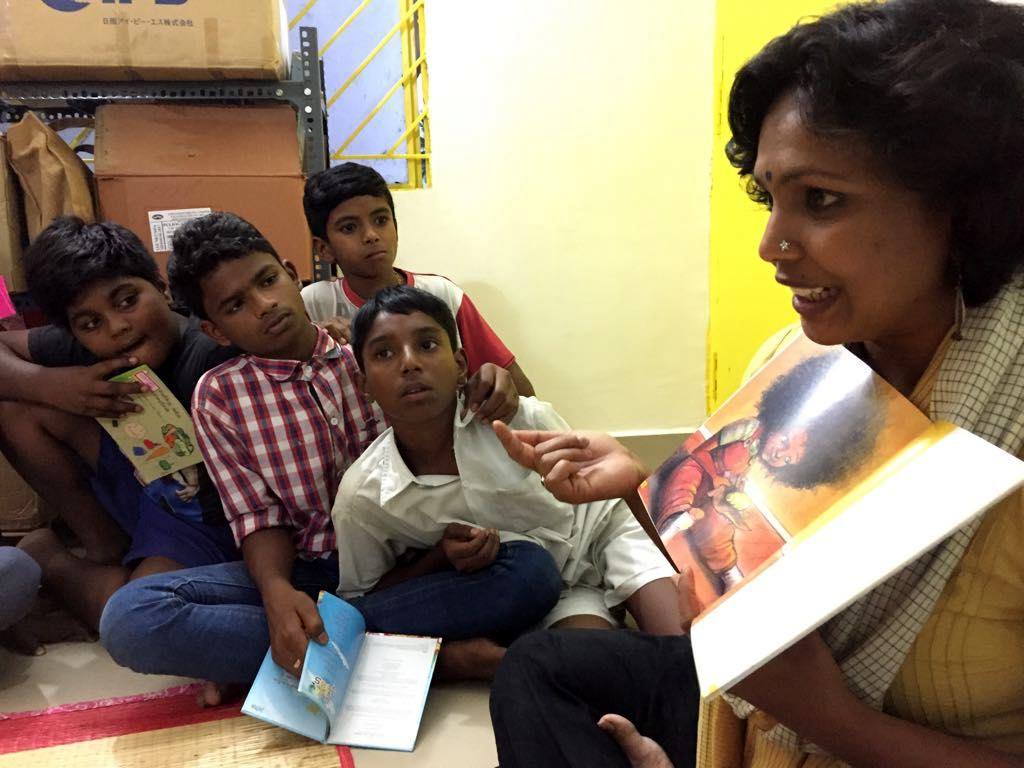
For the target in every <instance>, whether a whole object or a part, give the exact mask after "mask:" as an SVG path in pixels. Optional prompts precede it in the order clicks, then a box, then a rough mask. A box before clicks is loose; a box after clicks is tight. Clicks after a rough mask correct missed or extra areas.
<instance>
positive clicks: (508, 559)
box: [499, 541, 562, 606]
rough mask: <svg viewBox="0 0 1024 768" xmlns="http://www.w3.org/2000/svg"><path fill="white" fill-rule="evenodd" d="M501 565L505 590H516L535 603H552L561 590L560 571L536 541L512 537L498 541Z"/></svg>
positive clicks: (551, 604)
mask: <svg viewBox="0 0 1024 768" xmlns="http://www.w3.org/2000/svg"><path fill="white" fill-rule="evenodd" d="M499 563H500V564H501V565H502V566H503V569H504V571H505V576H506V579H507V581H508V582H509V584H508V589H509V591H510V592H511V591H517V592H520V593H521V594H522V595H523V596H524V597H526V598H528V599H530V600H531V601H536V602H538V603H545V604H550V606H553V605H554V604H555V603H556V602H557V601H558V596H559V595H560V594H561V592H562V574H561V573H560V572H559V570H558V566H557V565H556V564H555V560H554V558H553V557H551V555H550V554H549V553H548V551H547V550H545V549H544V548H543V547H541V546H540V545H538V544H534V543H532V542H526V541H513V542H508V543H506V544H503V545H502V552H501V554H500V555H499Z"/></svg>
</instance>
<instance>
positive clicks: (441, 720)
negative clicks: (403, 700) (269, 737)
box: [0, 643, 498, 768]
mask: <svg viewBox="0 0 1024 768" xmlns="http://www.w3.org/2000/svg"><path fill="white" fill-rule="evenodd" d="M186 682H190V681H188V680H185V679H184V678H176V677H164V676H158V675H138V674H135V673H134V672H130V671H128V670H126V669H123V668H121V667H118V666H117V665H116V664H115V663H114V662H113V660H111V658H110V656H108V655H107V653H106V651H104V650H103V648H102V646H100V645H99V644H98V643H64V644H59V645H53V646H50V647H49V648H48V650H47V653H46V654H44V655H43V656H35V657H25V656H16V655H13V654H10V653H8V652H7V651H4V650H0V712H19V711H22V710H34V709H43V708H45V707H52V706H56V705H59V704H70V703H74V702H78V701H89V700H92V699H102V698H108V697H112V696H129V695H132V694H137V693H146V692H149V691H158V690H162V689H164V688H167V687H169V686H172V685H178V684H181V683H186ZM353 752H354V755H355V758H356V766H357V768H388V767H389V766H406V765H410V766H411V765H415V766H417V768H450V767H451V766H460V767H462V766H464V767H465V768H478V767H479V768H493V766H495V765H497V763H498V760H497V756H496V754H495V750H494V738H493V735H492V732H491V722H490V716H489V714H488V710H487V689H486V687H485V686H482V685H455V686H435V687H434V689H433V690H431V692H430V696H429V698H428V700H427V709H426V712H425V713H424V716H423V724H422V726H421V727H420V735H419V740H418V742H417V745H416V750H415V751H414V752H412V753H408V754H407V753H400V752H377V751H373V750H354V751H353Z"/></svg>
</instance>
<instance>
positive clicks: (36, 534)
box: [18, 528, 70, 578]
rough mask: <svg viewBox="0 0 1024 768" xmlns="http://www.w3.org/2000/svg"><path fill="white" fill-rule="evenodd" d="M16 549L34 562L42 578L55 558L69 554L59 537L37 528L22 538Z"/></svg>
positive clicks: (48, 530)
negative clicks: (41, 573)
mask: <svg viewBox="0 0 1024 768" xmlns="http://www.w3.org/2000/svg"><path fill="white" fill-rule="evenodd" d="M18 549H20V550H21V551H22V552H24V553H25V554H27V555H28V556H29V557H31V558H32V559H33V560H35V561H36V563H37V564H38V565H39V568H40V570H42V572H43V575H44V578H45V575H46V572H47V571H48V570H49V567H50V564H51V561H52V560H53V558H54V557H55V556H59V555H62V554H64V555H69V554H70V553H69V552H68V550H67V547H65V546H64V544H63V542H61V540H60V537H58V536H57V534H56V533H54V532H53V531H51V530H50V529H49V528H39V529H38V530H35V531H32V532H31V533H27V534H25V535H24V536H22V538H21V541H19V542H18Z"/></svg>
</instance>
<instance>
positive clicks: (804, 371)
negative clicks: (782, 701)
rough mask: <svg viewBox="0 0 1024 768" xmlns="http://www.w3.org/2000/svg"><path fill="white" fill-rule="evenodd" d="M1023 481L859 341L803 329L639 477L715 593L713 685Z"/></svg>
mask: <svg viewBox="0 0 1024 768" xmlns="http://www.w3.org/2000/svg"><path fill="white" fill-rule="evenodd" d="M968 478H970V479H971V481H968ZM949 480H951V481H949ZM1022 484H1024V462H1021V461H1020V460H1018V459H1017V458H1016V457H1014V456H1011V455H1010V454H1008V453H1006V452H1005V451H1002V450H1001V449H999V448H997V447H995V446H993V445H991V444H990V443H988V442H986V441H984V440H982V439H981V438H979V437H976V436H975V435H973V434H971V433H970V432H967V431H966V430H963V429H960V428H958V427H955V426H953V425H951V424H947V423H942V422H936V423H933V422H931V421H930V420H929V419H928V417H927V416H925V414H924V413H922V412H921V411H920V410H918V409H917V408H916V407H915V406H914V405H913V404H912V403H911V402H910V401H909V400H907V399H906V398H904V397H903V396H902V395H900V394H899V393H898V392H897V391H896V390H895V389H894V388H893V387H891V386H890V385H889V384H887V383H886V382H885V381H883V380H882V379H881V378H880V377H879V376H877V375H876V374H875V373H874V372H873V371H872V370H871V368H870V367H869V366H868V365H867V364H865V363H864V362H863V361H861V360H860V359H859V358H858V357H857V356H856V355H854V354H853V353H851V352H849V351H848V350H846V349H844V348H836V347H822V346H819V345H817V344H814V343H813V342H811V341H810V340H808V339H807V338H806V337H804V336H803V335H802V334H800V335H798V336H797V337H796V339H795V340H793V341H792V342H791V343H790V344H789V345H787V346H786V347H785V348H783V349H782V350H781V351H780V352H778V353H777V354H776V355H775V356H774V357H773V358H772V359H771V361H769V363H768V364H767V365H765V366H764V367H763V368H762V369H761V370H759V371H758V372H757V373H756V374H755V375H754V376H753V377H752V378H751V379H750V380H749V381H747V382H746V384H744V385H743V387H741V388H740V389H739V390H738V391H737V392H736V393H735V394H734V395H733V396H732V397H731V398H730V399H729V400H728V401H727V402H726V403H725V404H724V405H723V406H722V407H721V408H720V409H719V410H718V411H716V412H715V413H714V414H713V415H712V416H711V417H709V418H708V420H707V421H706V422H705V423H704V424H703V425H702V426H701V427H700V429H699V430H698V431H697V432H695V433H694V434H693V435H692V436H691V437H690V438H689V439H688V440H687V441H686V442H685V443H684V445H683V446H682V447H681V448H680V449H679V450H678V451H677V452H676V453H674V454H673V455H672V456H671V457H670V458H669V459H668V460H667V461H666V462H665V463H664V464H663V465H662V466H661V467H660V468H659V469H658V470H657V472H655V473H654V474H653V475H651V477H650V478H649V479H648V480H647V481H646V482H645V483H644V484H643V485H642V486H641V487H640V495H641V498H642V499H643V501H644V504H645V505H646V507H647V510H648V513H649V514H650V516H651V519H652V520H653V523H654V526H655V528H656V529H657V531H658V534H659V535H660V537H661V540H662V543H663V546H664V548H665V550H666V552H667V554H668V555H669V557H670V558H671V559H672V561H673V562H674V563H675V565H676V567H677V568H679V569H680V570H683V569H684V568H689V569H691V570H692V572H693V574H694V581H695V584H696V589H697V597H698V598H699V600H700V601H701V603H702V604H703V606H704V609H703V611H702V612H701V613H700V615H699V616H698V617H697V618H696V619H695V620H694V622H693V625H692V628H691V632H690V634H691V640H692V644H693V654H694V659H695V662H696V667H697V674H698V677H699V680H700V689H701V695H702V696H706V697H708V696H714V695H716V694H718V693H721V692H722V691H724V690H726V689H728V688H729V687H730V686H732V685H733V684H735V683H736V682H738V681H740V680H742V679H743V678H744V677H746V676H747V675H748V674H749V673H750V672H752V671H753V670H755V669H757V668H759V667H760V666H762V665H763V664H764V663H765V662H767V661H768V660H769V659H771V658H773V657H774V656H776V655H777V654H779V653H781V652H782V651H784V650H785V649H786V648H788V647H789V646H791V645H792V644H793V643H795V642H796V641H797V640H799V639H801V638H802V637H804V636H805V635H807V634H808V633H809V632H811V631H812V630H814V629H815V628H817V627H819V626H820V625H822V624H823V623H825V622H826V621H827V620H828V619H830V618H831V617H832V616H834V615H835V614H837V613H839V612H840V611H841V610H842V609H844V608H845V607H847V606H848V605H850V604H851V603H853V602H854V601H855V600H856V599H857V598H859V597H860V596H861V595H863V594H864V593H866V592H868V591H869V590H870V589H872V588H873V587H875V586H876V585H878V584H879V583H881V582H882V581H884V580H885V579H886V578H887V577H889V576H890V575H892V574H893V573H895V572H896V571H898V570H899V569H900V568H901V567H902V566H904V565H906V564H908V563H909V562H911V561H912V560H914V559H915V558H916V557H917V556H918V555H920V554H922V553H923V552H925V551H927V550H929V549H930V548H932V547H933V546H935V545H937V544H938V543H940V542H941V541H942V540H944V539H945V538H946V537H948V536H949V535H951V534H952V533H953V532H955V531H956V530H958V529H959V528H961V527H962V526H964V525H965V524H966V523H968V522H969V521H970V520H972V519H973V518H974V517H976V516H978V515H979V514H981V513H982V512H984V511H985V510H986V509H988V508H989V507H991V506H992V505H993V504H995V503H996V502H998V501H999V500H1001V499H1002V498H1003V497H1005V496H1007V495H1008V494H1010V493H1011V492H1013V491H1015V490H1016V489H1017V488H1019V487H1020V486H1021V485H1022Z"/></svg>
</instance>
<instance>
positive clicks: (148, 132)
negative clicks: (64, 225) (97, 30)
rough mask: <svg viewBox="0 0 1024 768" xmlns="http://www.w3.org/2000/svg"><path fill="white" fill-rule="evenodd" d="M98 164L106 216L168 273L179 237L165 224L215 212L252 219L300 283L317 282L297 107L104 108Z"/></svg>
mask: <svg viewBox="0 0 1024 768" xmlns="http://www.w3.org/2000/svg"><path fill="white" fill-rule="evenodd" d="M95 157H96V159H95V164H94V170H95V174H96V186H97V190H98V195H99V205H100V212H101V216H102V218H104V219H109V220H112V221H117V222H119V223H121V224H123V225H125V226H126V227H128V228H129V229H131V230H132V231H133V232H135V233H136V234H137V235H138V236H139V237H140V238H142V241H143V242H144V243H145V244H146V247H147V248H149V249H150V251H151V253H153V255H154V257H155V258H156V260H157V262H158V263H159V264H160V266H161V268H165V267H166V264H167V258H168V256H169V255H170V243H169V235H170V231H171V230H163V229H161V228H160V224H159V222H158V221H157V219H160V220H165V219H167V218H169V217H171V218H173V216H174V215H175V214H174V213H173V212H175V211H182V210H184V211H188V210H192V209H204V208H209V209H211V210H214V211H231V212H233V213H237V214H238V215H239V216H241V217H242V218H244V219H247V220H248V221H250V222H252V224H254V225H255V226H256V227H257V228H258V229H259V230H260V231H261V232H262V233H263V234H264V236H265V237H266V238H267V239H268V240H269V241H270V242H271V244H273V246H274V248H275V249H277V251H278V253H279V254H280V255H281V256H282V257H283V258H286V259H288V260H290V261H291V262H292V263H293V264H295V266H296V268H297V269H298V271H299V276H300V277H302V278H303V279H309V278H310V277H311V276H312V269H313V261H312V245H311V242H310V235H309V230H308V229H307V227H306V219H305V216H304V215H303V212H302V187H303V183H304V178H303V175H302V171H301V167H300V160H299V142H298V134H297V126H296V116H295V112H294V110H293V109H292V108H291V107H289V106H287V105H273V106H258V107H193V106H173V105H156V104H154V105H134V104H131V105H108V106H104V107H100V108H99V109H98V110H97V111H96V156H95ZM151 215H155V216H156V217H157V218H156V219H152V220H151ZM187 216H188V214H185V217H187Z"/></svg>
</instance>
